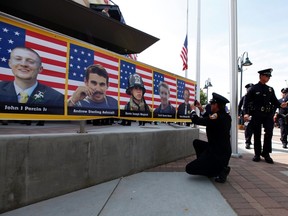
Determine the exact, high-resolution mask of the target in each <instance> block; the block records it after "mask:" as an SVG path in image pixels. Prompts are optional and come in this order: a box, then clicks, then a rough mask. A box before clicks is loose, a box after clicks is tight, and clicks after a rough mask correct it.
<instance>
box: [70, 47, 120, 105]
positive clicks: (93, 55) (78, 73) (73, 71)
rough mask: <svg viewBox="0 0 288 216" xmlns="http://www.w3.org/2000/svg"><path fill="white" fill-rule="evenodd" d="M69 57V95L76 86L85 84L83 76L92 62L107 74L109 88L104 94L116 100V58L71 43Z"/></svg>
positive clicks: (117, 60)
mask: <svg viewBox="0 0 288 216" xmlns="http://www.w3.org/2000/svg"><path fill="white" fill-rule="evenodd" d="M69 59H70V60H69V75H68V77H69V81H68V95H69V96H70V95H72V94H73V92H74V91H75V90H76V89H77V87H78V86H83V85H85V84H84V78H85V71H86V69H87V67H88V66H89V65H92V64H100V65H102V66H103V67H104V68H105V69H106V71H107V72H108V74H109V88H108V90H107V92H106V94H107V95H109V96H112V97H113V98H115V99H116V100H118V62H119V59H118V58H116V57H113V56H110V55H107V54H104V53H101V52H98V51H93V50H92V49H88V48H85V47H82V46H78V45H75V44H71V45H70V53H69Z"/></svg>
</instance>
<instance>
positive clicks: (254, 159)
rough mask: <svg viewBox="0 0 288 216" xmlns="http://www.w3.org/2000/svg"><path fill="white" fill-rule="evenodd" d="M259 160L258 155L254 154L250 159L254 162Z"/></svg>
mask: <svg viewBox="0 0 288 216" xmlns="http://www.w3.org/2000/svg"><path fill="white" fill-rule="evenodd" d="M260 160H261V158H260V156H258V155H255V156H254V157H253V159H252V161H254V162H259V161H260Z"/></svg>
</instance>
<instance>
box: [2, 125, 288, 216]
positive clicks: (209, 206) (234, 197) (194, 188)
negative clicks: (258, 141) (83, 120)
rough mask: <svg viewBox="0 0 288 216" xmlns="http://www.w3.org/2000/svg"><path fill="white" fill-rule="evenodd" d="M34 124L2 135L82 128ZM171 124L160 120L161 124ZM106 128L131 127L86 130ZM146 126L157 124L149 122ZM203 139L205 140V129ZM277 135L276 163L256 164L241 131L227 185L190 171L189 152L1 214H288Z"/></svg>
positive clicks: (287, 174) (287, 160)
mask: <svg viewBox="0 0 288 216" xmlns="http://www.w3.org/2000/svg"><path fill="white" fill-rule="evenodd" d="M34 125H35V123H34ZM34 125H32V126H25V125H24V126H19V125H16V124H11V125H8V126H0V136H1V134H2V135H4V134H15V135H16V134H19V133H20V134H41V133H57V132H58V133H60V132H61V133H75V132H77V130H78V129H79V128H78V125H77V124H75V123H72V124H67V123H62V124H59V123H57V124H55V123H54V124H52V123H47V124H46V125H45V126H42V127H41V126H38V127H37V126H34ZM173 126H174V125H166V124H161V125H158V126H157V127H173ZM108 127H113V129H114V130H119V131H121V130H123V129H124V128H125V130H128V128H129V127H123V126H119V125H112V126H97V127H95V126H94V127H93V126H92V125H87V126H86V130H87V131H91V130H92V131H95V130H103V129H105V130H107V128H108ZM132 127H133V129H134V130H135V127H138V126H137V124H136V123H134V125H132ZM145 127H156V126H154V125H150V124H146V126H145ZM145 127H138V129H140V130H141V128H142V129H143V128H145ZM31 129H32V130H31ZM138 129H137V130H138ZM200 138H202V139H205V138H206V137H205V133H204V129H203V128H202V129H201V134H200ZM279 139H280V131H279V129H278V128H275V130H274V136H273V153H272V154H271V157H272V158H273V159H274V162H275V163H274V164H268V163H265V162H264V161H263V160H262V161H260V162H258V163H256V162H253V161H252V160H251V159H252V157H253V149H251V150H246V149H245V148H244V134H243V131H241V130H240V131H239V133H238V141H239V144H238V147H239V155H240V156H241V157H237V158H231V160H230V166H231V168H232V169H231V172H230V175H229V177H228V180H227V182H226V183H225V184H219V183H215V182H214V181H213V179H208V178H205V177H200V176H189V175H187V174H186V173H185V172H184V168H185V165H186V164H187V163H188V162H189V161H191V160H193V159H194V158H195V157H194V156H191V157H189V158H185V159H182V160H179V161H175V162H172V163H168V164H164V165H162V166H158V167H155V168H153V169H149V170H146V171H145V172H142V173H138V174H135V175H131V176H127V177H123V178H120V179H115V180H113V181H110V182H106V183H103V184H99V185H96V186H94V187H91V188H87V189H84V190H80V191H76V192H73V193H70V194H67V195H64V196H60V197H56V198H53V199H49V200H47V201H43V202H39V203H36V204H33V205H30V206H27V207H24V208H20V209H17V210H14V211H10V212H6V213H4V214H2V215H3V216H18V215H19V216H20V215H21V216H26V215H27V216H28V215H29V216H30V215H31V216H34V215H35V216H36V215H37V216H38V215H41V216H48V215H51V216H52V215H53V216H60V215H61V216H62V215H69V216H70V215H72V216H74V215H75V216H76V215H85V216H86V215H87V216H88V215H99V216H104V215H105V216H106V215H107V216H114V215H115V216H116V215H117V216H122V215H123V216H130V215H131V216H142V215H143V216H154V215H155V216H162V215H163V216H164V215H165V216H178V215H181V216H182V215H201V216H202V215H221V216H225V215H227V216H232V215H249V216H250V215H277V216H279V215H288V154H287V153H288V150H287V149H282V145H281V143H280V140H279ZM252 147H253V146H252Z"/></svg>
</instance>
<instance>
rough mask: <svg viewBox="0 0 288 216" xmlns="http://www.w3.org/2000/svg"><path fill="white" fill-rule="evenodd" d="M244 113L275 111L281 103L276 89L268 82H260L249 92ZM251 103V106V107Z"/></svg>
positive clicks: (245, 100)
mask: <svg viewBox="0 0 288 216" xmlns="http://www.w3.org/2000/svg"><path fill="white" fill-rule="evenodd" d="M243 105H244V113H245V114H249V115H253V114H254V113H259V112H261V113H269V114H270V113H274V112H275V110H276V109H277V108H279V107H280V105H281V103H280V102H279V101H278V99H277V98H276V95H275V92H274V89H273V88H272V87H270V86H268V85H266V84H262V83H261V82H258V83H257V84H255V85H254V86H252V87H251V89H250V90H249V91H248V92H247V94H246V96H245V99H244V104H243ZM249 105H251V107H249Z"/></svg>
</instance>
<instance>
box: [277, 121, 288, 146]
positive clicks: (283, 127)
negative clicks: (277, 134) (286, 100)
mask: <svg viewBox="0 0 288 216" xmlns="http://www.w3.org/2000/svg"><path fill="white" fill-rule="evenodd" d="M279 125H280V131H281V142H282V144H287V134H288V124H285V120H284V119H283V118H280V119H279Z"/></svg>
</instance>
